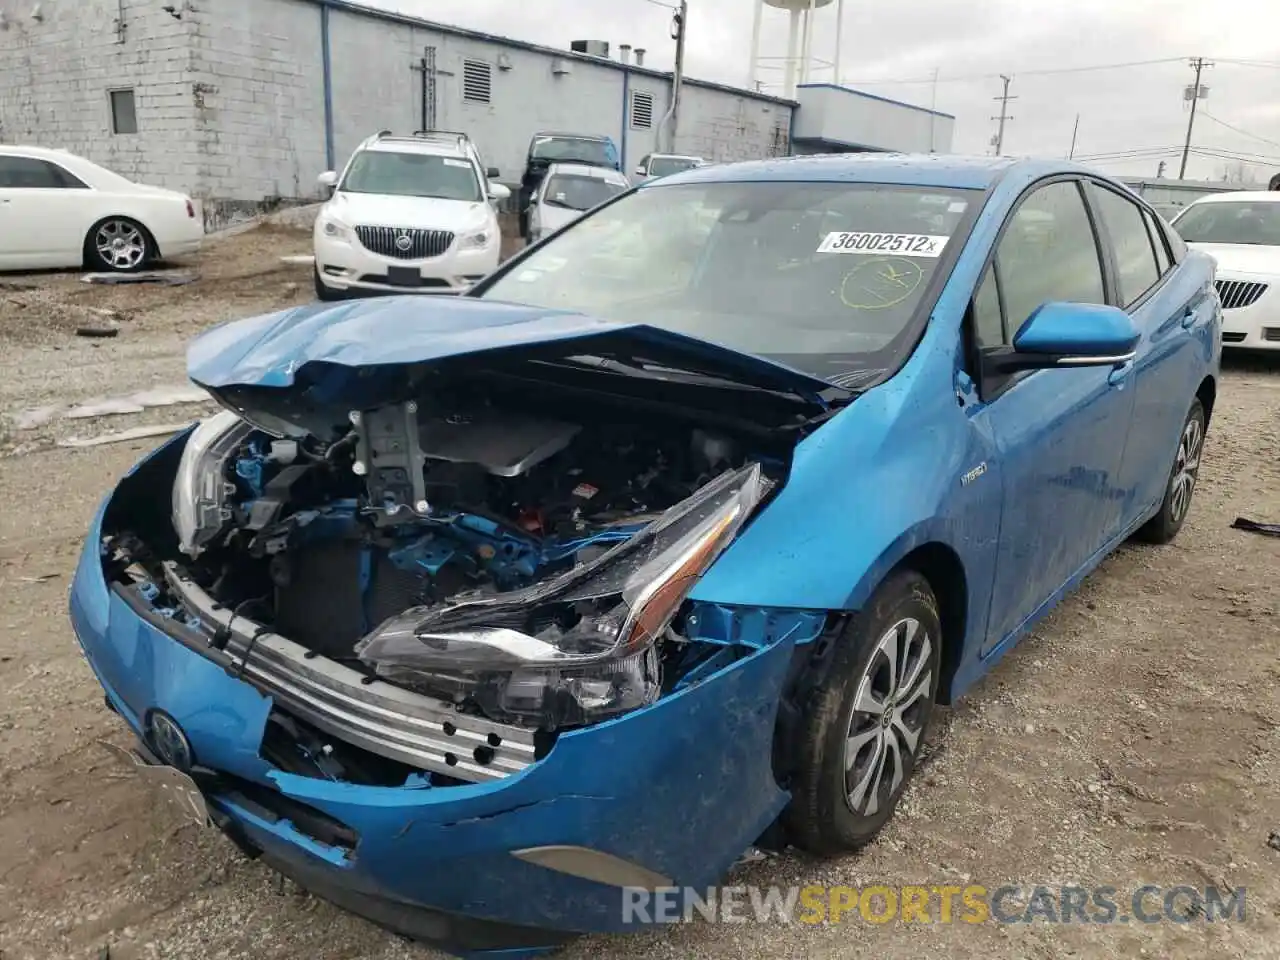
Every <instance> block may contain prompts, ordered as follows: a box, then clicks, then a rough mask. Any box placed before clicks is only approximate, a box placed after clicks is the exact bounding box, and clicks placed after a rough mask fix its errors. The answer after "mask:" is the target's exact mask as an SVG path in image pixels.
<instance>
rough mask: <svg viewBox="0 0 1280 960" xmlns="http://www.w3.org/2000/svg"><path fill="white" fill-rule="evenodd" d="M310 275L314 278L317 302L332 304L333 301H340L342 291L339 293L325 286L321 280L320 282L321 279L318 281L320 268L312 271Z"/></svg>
mask: <svg viewBox="0 0 1280 960" xmlns="http://www.w3.org/2000/svg"><path fill="white" fill-rule="evenodd" d="M312 273H313V276H314V279H315V284H316V299H317V300H321V301H323V302H325V303H331V302H333V301H334V300H341V299H342V291H340V290H334V289H333V288H332V287H330V286H328V285H326V284H325V282H324V281H323V280H321V279H320V268H319V267H315V268H314V269H313V270H312Z"/></svg>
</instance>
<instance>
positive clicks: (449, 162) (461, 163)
mask: <svg viewBox="0 0 1280 960" xmlns="http://www.w3.org/2000/svg"><path fill="white" fill-rule="evenodd" d="M444 165H445V166H446V167H462V168H463V169H464V170H465V169H466V168H467V167H470V166H471V164H470V163H468V162H467V161H466V160H454V159H452V158H450V157H445V160H444Z"/></svg>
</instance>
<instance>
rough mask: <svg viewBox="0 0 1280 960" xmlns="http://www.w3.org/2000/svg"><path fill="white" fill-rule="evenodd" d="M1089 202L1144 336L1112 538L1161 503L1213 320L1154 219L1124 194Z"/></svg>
mask: <svg viewBox="0 0 1280 960" xmlns="http://www.w3.org/2000/svg"><path fill="white" fill-rule="evenodd" d="M1089 195H1090V200H1091V202H1092V203H1093V205H1094V207H1095V208H1096V210H1097V212H1098V218H1099V221H1100V223H1101V224H1102V226H1103V228H1104V230H1105V231H1106V234H1107V236H1108V237H1109V239H1110V241H1111V244H1110V245H1111V248H1112V250H1113V252H1114V264H1115V272H1116V281H1117V295H1118V299H1117V301H1116V304H1117V306H1121V307H1124V309H1125V310H1127V311H1128V313H1129V315H1130V316H1131V317H1133V320H1134V323H1135V325H1136V326H1137V327H1138V330H1139V331H1140V333H1141V334H1142V340H1141V341H1140V342H1139V344H1138V350H1137V357H1136V358H1135V361H1134V363H1135V370H1134V393H1135V406H1134V427H1133V429H1132V431H1131V432H1130V434H1129V441H1128V443H1127V445H1126V447H1125V454H1124V461H1123V463H1122V465H1121V467H1120V472H1119V474H1118V477H1117V481H1116V484H1115V491H1114V495H1113V499H1112V502H1111V507H1110V511H1109V516H1108V526H1109V529H1110V530H1111V531H1112V533H1119V532H1120V531H1121V530H1122V529H1123V528H1124V527H1127V526H1129V525H1131V524H1133V523H1136V522H1137V521H1138V520H1139V519H1141V518H1142V516H1143V514H1144V513H1145V511H1146V510H1147V509H1148V508H1149V507H1151V506H1153V505H1154V504H1155V502H1156V501H1157V500H1158V499H1160V498H1161V497H1163V495H1164V489H1165V484H1166V482H1167V481H1168V474H1169V470H1170V469H1171V468H1172V466H1173V458H1174V453H1175V451H1176V446H1177V442H1178V437H1179V435H1180V433H1181V430H1182V424H1183V421H1184V420H1185V419H1186V415H1187V409H1188V407H1189V406H1190V403H1191V398H1192V397H1193V396H1195V392H1196V389H1197V387H1198V386H1199V384H1198V383H1197V382H1196V376H1197V375H1198V372H1199V371H1200V370H1201V369H1202V367H1203V358H1202V357H1200V356H1199V354H1198V350H1197V346H1196V339H1197V335H1198V332H1199V331H1200V330H1202V329H1203V328H1204V327H1205V325H1206V324H1209V323H1210V322H1211V321H1212V319H1213V299H1212V296H1211V294H1210V291H1209V289H1208V287H1207V286H1205V285H1204V284H1202V283H1198V282H1196V280H1195V279H1194V278H1191V277H1189V276H1188V275H1186V274H1185V273H1184V272H1182V271H1179V270H1178V269H1177V266H1178V265H1177V263H1176V262H1175V261H1174V251H1172V250H1171V249H1170V247H1169V244H1168V238H1167V236H1166V234H1165V231H1164V230H1163V229H1162V228H1161V226H1160V225H1159V223H1158V222H1157V221H1156V219H1155V217H1154V215H1153V214H1152V213H1151V212H1150V211H1148V210H1146V209H1144V208H1143V207H1142V206H1141V205H1140V204H1139V203H1137V202H1136V201H1135V200H1133V199H1131V198H1130V197H1128V196H1126V195H1125V194H1123V193H1120V192H1118V191H1116V190H1114V189H1112V188H1111V187H1109V186H1107V185H1103V184H1100V183H1096V182H1093V183H1090V184H1089Z"/></svg>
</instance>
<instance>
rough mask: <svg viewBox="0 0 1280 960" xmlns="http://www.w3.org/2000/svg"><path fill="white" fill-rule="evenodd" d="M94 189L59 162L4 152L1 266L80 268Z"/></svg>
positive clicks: (0, 191) (0, 174) (0, 182)
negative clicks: (89, 195) (90, 193)
mask: <svg viewBox="0 0 1280 960" xmlns="http://www.w3.org/2000/svg"><path fill="white" fill-rule="evenodd" d="M88 190H89V188H88V186H87V185H86V184H84V183H83V182H81V181H80V180H79V179H77V178H76V177H75V176H73V175H72V174H71V173H70V172H68V171H67V170H66V169H64V168H63V167H61V166H60V165H58V164H55V163H51V162H50V161H48V160H44V159H41V158H38V157H25V156H17V155H13V154H0V267H3V269H8V270H23V269H26V270H35V269H41V268H45V267H70V266H79V265H80V263H81V261H82V259H83V247H84V240H85V234H86V232H87V231H88V226H89V225H88V223H87V222H86V220H87V218H88V217H90V216H91V214H89V213H88V212H87V210H86V205H85V202H84V200H85V196H86V193H87V192H88Z"/></svg>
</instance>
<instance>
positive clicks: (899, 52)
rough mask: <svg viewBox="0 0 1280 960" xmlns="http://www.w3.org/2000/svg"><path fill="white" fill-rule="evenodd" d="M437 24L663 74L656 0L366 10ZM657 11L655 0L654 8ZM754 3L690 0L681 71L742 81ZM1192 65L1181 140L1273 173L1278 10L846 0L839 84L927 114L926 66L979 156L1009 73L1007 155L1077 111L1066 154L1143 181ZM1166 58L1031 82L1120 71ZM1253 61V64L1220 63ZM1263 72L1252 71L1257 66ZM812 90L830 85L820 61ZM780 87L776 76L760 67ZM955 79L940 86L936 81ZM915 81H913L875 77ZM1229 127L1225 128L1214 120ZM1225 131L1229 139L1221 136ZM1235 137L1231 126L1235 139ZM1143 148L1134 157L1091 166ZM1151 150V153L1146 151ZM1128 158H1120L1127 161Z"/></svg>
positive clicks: (1158, 0)
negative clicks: (1199, 73)
mask: <svg viewBox="0 0 1280 960" xmlns="http://www.w3.org/2000/svg"><path fill="white" fill-rule="evenodd" d="M365 2H371V3H372V5H375V6H381V7H385V8H388V9H394V10H399V11H402V12H404V13H409V14H413V15H416V16H422V17H425V18H427V19H431V20H436V21H439V22H442V23H452V24H456V25H458V26H464V27H471V28H474V29H480V30H487V31H490V32H493V33H498V34H503V35H506V36H511V37H515V38H518V39H523V40H528V41H532V42H536V43H542V44H546V45H549V46H555V47H565V46H567V45H568V43H569V41H570V40H577V39H598V40H607V41H609V42H610V44H611V45H612V46H613V48H614V49H615V50H616V48H617V45H618V44H619V43H630V44H631V45H632V46H637V47H646V48H647V49H648V51H649V54H648V60H647V63H648V64H649V65H652V66H655V67H658V68H660V69H670V67H671V61H672V58H673V55H674V44H673V42H672V41H671V39H670V35H669V33H668V30H669V24H670V16H671V14H670V11H669V10H667V9H665V8H664V7H663V6H660V5H658V4H657V3H655V2H654V0H536V2H531V0H365ZM664 2H666V0H664ZM753 10H754V6H753V0H689V25H688V50H687V55H686V56H687V71H688V73H689V75H690V76H692V77H698V78H702V79H707V80H717V81H720V82H724V83H732V84H734V85H738V86H745V85H746V83H747V80H748V70H749V54H750V47H751V23H752V12H753ZM819 17H820V18H821V19H820V20H819V21H817V22H818V23H820V24H821V25H822V26H821V29H817V30H815V36H816V37H817V39H816V40H815V54H816V55H817V56H818V57H820V58H823V59H825V60H827V61H830V60H831V59H832V58H833V56H834V44H835V28H834V24H835V15H834V6H832V7H828V8H827V10H825V11H820V13H819ZM764 36H765V44H764V46H765V50H764V54H765V56H773V57H781V56H782V55H783V54H784V53H785V47H786V36H787V16H786V14H785V13H783V12H781V11H776V10H767V11H766V14H765V21H764ZM1195 56H1203V57H1205V58H1209V59H1212V60H1214V61H1215V63H1216V65H1215V66H1214V67H1212V68H1211V69H1207V70H1205V72H1204V78H1203V81H1202V82H1203V83H1204V85H1205V86H1206V87H1208V88H1209V93H1208V98H1207V99H1205V100H1202V101H1201V103H1200V107H1199V108H1198V109H1199V115H1198V117H1197V120H1196V128H1195V136H1194V139H1193V146H1194V147H1195V148H1197V149H1200V150H1204V151H1212V152H1214V153H1218V154H1224V155H1230V156H1232V157H1246V156H1247V157H1253V158H1265V159H1263V162H1262V163H1260V164H1253V165H1250V166H1249V167H1248V168H1247V169H1248V170H1249V171H1250V172H1252V173H1254V174H1255V175H1268V174H1270V173H1271V172H1274V171H1276V170H1280V2H1278V0H1219V2H1217V3H1209V2H1207V0H1203V2H1200V3H1196V4H1192V3H1190V2H1177V0H1127V2H1126V0H963V2H962V0H846V3H845V15H844V43H843V53H842V56H841V60H842V63H841V69H840V76H841V78H842V80H843V82H844V83H845V85H847V86H854V87H857V88H859V89H863V90H866V91H868V92H871V93H876V94H879V95H881V96H887V97H892V98H894V99H900V100H906V101H910V102H914V103H918V104H920V105H921V106H929V104H930V101H931V99H932V98H933V96H934V90H933V86H932V84H931V83H930V82H929V79H928V78H930V77H931V76H932V75H933V72H934V71H935V70H937V71H938V73H939V76H940V82H939V83H938V85H937V88H936V98H937V99H936V104H937V108H938V109H939V110H942V111H945V112H947V113H952V114H955V116H956V132H955V142H954V144H953V149H954V150H956V151H958V152H967V153H984V152H988V151H989V150H990V145H989V144H990V139H991V136H992V134H993V133H994V132H995V126H996V125H995V122H994V121H993V120H992V117H994V116H995V115H996V114H997V113H998V112H999V105H998V104H997V103H996V102H994V100H993V99H992V98H993V97H995V96H997V95H998V94H999V93H1000V88H1001V84H1000V81H999V79H998V78H997V77H996V76H995V75H996V74H1000V73H1007V74H1011V75H1012V76H1013V84H1012V86H1011V88H1010V92H1011V93H1012V94H1014V95H1016V96H1017V97H1018V99H1017V100H1015V101H1013V102H1012V103H1011V104H1010V106H1009V112H1010V113H1011V114H1012V115H1013V117H1014V119H1013V120H1011V121H1010V122H1009V123H1008V125H1007V127H1006V131H1005V152H1006V153H1017V154H1038V155H1044V156H1066V154H1067V152H1068V150H1069V149H1070V146H1071V131H1072V126H1073V124H1074V122H1075V117H1076V114H1077V113H1078V114H1079V115H1080V132H1079V137H1078V141H1077V144H1076V155H1077V157H1084V158H1089V157H1098V159H1097V160H1093V161H1091V162H1094V163H1096V164H1097V165H1098V166H1101V167H1103V168H1105V169H1107V170H1109V171H1111V172H1114V173H1132V174H1143V175H1154V174H1155V173H1156V168H1157V165H1158V163H1159V161H1160V160H1161V159H1164V160H1166V162H1167V167H1166V174H1167V175H1176V173H1177V169H1178V164H1179V160H1180V154H1181V146H1182V142H1183V139H1184V137H1185V135H1186V125H1187V110H1186V105H1185V104H1184V103H1183V99H1182V96H1183V91H1184V88H1185V87H1186V86H1187V85H1188V84H1190V83H1191V82H1192V78H1193V74H1192V70H1191V68H1190V67H1189V66H1188V64H1187V62H1186V60H1187V58H1190V57H1195ZM1164 58H1177V59H1176V62H1171V63H1156V64H1148V65H1145V66H1136V67H1128V68H1123V69H1111V70H1090V71H1081V72H1075V73H1055V74H1045V73H1037V71H1046V70H1067V69H1074V68H1077V67H1093V66H1096V65H1101V64H1116V63H1124V62H1132V61H1150V60H1162V59H1164ZM1228 60H1237V61H1239V60H1247V61H1253V62H1254V64H1255V65H1246V64H1241V63H1229V62H1226V61H1228ZM1257 64H1261V65H1257ZM818 71H819V72H817V73H816V74H815V75H814V76H812V77H811V80H815V81H822V80H826V81H829V80H831V79H832V76H833V72H832V69H831V67H830V66H824V67H820V68H818ZM762 77H763V78H764V79H765V80H766V82H771V83H773V84H774V85H775V86H776V85H780V83H781V79H782V76H781V72H780V71H778V70H773V71H766V72H765V73H763V74H762ZM949 78H953V79H949ZM902 80H908V81H910V80H923V81H924V82H914V83H901V82H897V83H891V82H888V81H902ZM1224 123H1225V124H1227V125H1229V126H1224V125H1223V124H1224ZM1230 127H1235V128H1237V130H1232V129H1230ZM1240 131H1243V132H1240ZM1122 151H1147V152H1144V153H1141V154H1139V155H1138V156H1136V157H1133V158H1131V159H1130V158H1105V159H1104V158H1103V157H1102V156H1100V155H1114V154H1116V153H1118V152H1122ZM1154 151H1163V152H1162V153H1156V152H1154ZM1131 156H1132V155H1131ZM1236 166H1237V164H1236V162H1235V161H1234V160H1232V159H1228V158H1227V157H1226V156H1206V155H1203V154H1194V153H1193V154H1192V156H1191V158H1190V163H1189V164H1188V169H1187V176H1188V177H1189V178H1196V179H1205V178H1213V179H1220V178H1221V177H1222V176H1223V174H1224V173H1225V172H1226V170H1227V168H1228V167H1231V168H1235V167H1236Z"/></svg>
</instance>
